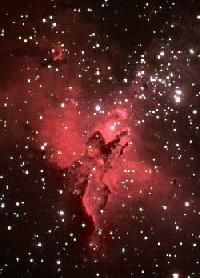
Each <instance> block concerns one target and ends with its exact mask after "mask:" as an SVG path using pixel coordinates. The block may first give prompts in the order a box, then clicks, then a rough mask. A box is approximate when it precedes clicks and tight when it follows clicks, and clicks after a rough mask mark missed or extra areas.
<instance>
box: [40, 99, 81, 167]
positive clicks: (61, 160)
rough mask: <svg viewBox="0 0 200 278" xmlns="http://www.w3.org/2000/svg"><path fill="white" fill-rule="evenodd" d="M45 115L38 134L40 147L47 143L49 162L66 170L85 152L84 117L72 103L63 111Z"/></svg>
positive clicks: (59, 110) (58, 110)
mask: <svg viewBox="0 0 200 278" xmlns="http://www.w3.org/2000/svg"><path fill="white" fill-rule="evenodd" d="M47 114H48V116H47V118H46V120H45V121H44V123H43V127H42V130H41V132H40V142H41V145H43V144H45V142H46V143H47V153H48V154H49V156H50V161H52V162H55V163H56V164H57V165H58V166H59V167H60V168H66V167H68V166H70V165H71V164H72V163H73V161H75V160H77V159H79V158H80V156H81V155H82V154H83V153H84V152H85V143H86V140H85V138H84V128H85V120H84V117H83V116H82V114H81V113H80V112H79V111H78V109H77V106H76V103H73V102H70V103H67V104H66V105H65V107H64V108H63V111H61V108H59V109H57V110H54V111H50V112H47Z"/></svg>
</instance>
